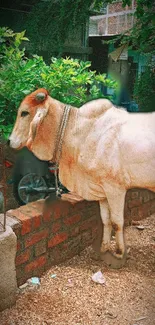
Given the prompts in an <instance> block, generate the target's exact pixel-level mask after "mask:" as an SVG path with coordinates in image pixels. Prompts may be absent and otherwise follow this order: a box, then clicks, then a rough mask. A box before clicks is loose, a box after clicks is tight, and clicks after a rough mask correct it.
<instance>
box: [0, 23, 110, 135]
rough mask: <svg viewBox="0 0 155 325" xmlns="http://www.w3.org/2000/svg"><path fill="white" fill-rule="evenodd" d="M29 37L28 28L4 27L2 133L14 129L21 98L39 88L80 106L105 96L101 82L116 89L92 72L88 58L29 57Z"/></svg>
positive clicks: (0, 92) (0, 87) (0, 69)
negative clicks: (26, 44) (47, 60)
mask: <svg viewBox="0 0 155 325" xmlns="http://www.w3.org/2000/svg"><path fill="white" fill-rule="evenodd" d="M27 40H28V39H27V38H26V37H25V31H23V32H21V33H14V32H13V31H12V30H9V29H7V28H5V27H4V28H0V43H1V49H0V63H1V66H0V132H2V131H3V133H4V135H5V136H8V134H9V133H10V132H11V129H12V126H13V123H14V121H15V117H16V112H17V108H18V106H19V104H20V102H21V100H22V99H23V98H24V97H25V95H27V94H29V93H31V92H32V91H34V90H35V89H36V88H40V87H44V88H46V89H47V90H48V91H49V93H50V95H51V96H52V97H54V98H56V99H57V100H60V101H62V102H64V103H66V104H67V103H70V104H71V105H73V106H77V107H80V106H81V105H82V104H84V103H85V102H87V101H89V100H92V99H95V98H101V97H105V96H104V95H103V93H102V92H101V90H100V85H101V84H102V85H104V86H108V87H109V88H113V89H115V88H116V82H115V81H111V80H109V79H106V76H105V75H97V74H96V72H95V71H91V70H90V66H91V63H90V62H88V61H87V62H84V61H80V60H78V59H72V58H65V59H64V58H58V59H57V58H52V59H51V64H50V65H47V64H46V63H45V62H44V60H43V58H42V57H41V56H37V55H33V57H32V58H27V57H26V55H25V49H24V48H22V47H21V43H22V41H27ZM110 99H111V98H110Z"/></svg>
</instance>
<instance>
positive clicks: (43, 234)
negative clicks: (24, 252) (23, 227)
mask: <svg viewBox="0 0 155 325" xmlns="http://www.w3.org/2000/svg"><path fill="white" fill-rule="evenodd" d="M47 236H48V230H47V229H45V230H42V231H40V232H37V233H36V234H32V235H31V236H29V237H28V238H26V240H25V247H29V246H32V245H34V244H36V243H37V242H38V241H40V240H42V239H44V238H46V237H47Z"/></svg>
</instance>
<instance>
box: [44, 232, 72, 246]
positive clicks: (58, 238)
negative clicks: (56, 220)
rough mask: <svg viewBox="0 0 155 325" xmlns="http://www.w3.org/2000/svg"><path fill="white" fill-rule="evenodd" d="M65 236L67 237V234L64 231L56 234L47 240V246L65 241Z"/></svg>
mask: <svg viewBox="0 0 155 325" xmlns="http://www.w3.org/2000/svg"><path fill="white" fill-rule="evenodd" d="M67 238H68V234H67V233H65V232H62V233H60V234H57V235H55V236H54V237H53V238H51V239H50V240H49V241H48V247H53V246H56V245H58V244H60V243H62V242H63V241H65V240H66V239H67Z"/></svg>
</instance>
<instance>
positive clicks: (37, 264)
mask: <svg viewBox="0 0 155 325" xmlns="http://www.w3.org/2000/svg"><path fill="white" fill-rule="evenodd" d="M45 264H46V256H45V255H43V256H40V257H38V258H37V259H36V260H34V261H33V262H31V263H29V264H27V265H26V266H25V272H30V271H32V270H35V269H37V268H39V267H41V266H43V265H45Z"/></svg>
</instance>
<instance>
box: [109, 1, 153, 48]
mask: <svg viewBox="0 0 155 325" xmlns="http://www.w3.org/2000/svg"><path fill="white" fill-rule="evenodd" d="M108 2H109V3H112V2H113V0H109V1H108ZM131 4H132V0H123V1H122V6H123V7H124V6H126V5H128V6H130V5H131ZM118 39H120V40H121V42H122V43H129V44H130V46H131V47H132V48H134V49H136V50H137V51H139V52H140V53H145V54H152V53H155V1H153V0H136V10H135V13H134V26H133V27H132V28H131V29H130V30H128V31H126V32H125V33H122V34H121V35H119V37H118Z"/></svg>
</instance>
